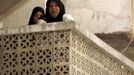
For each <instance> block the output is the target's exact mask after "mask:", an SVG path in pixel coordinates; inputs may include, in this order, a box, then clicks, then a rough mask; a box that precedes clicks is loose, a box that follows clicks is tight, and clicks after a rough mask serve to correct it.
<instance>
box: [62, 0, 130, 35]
mask: <svg viewBox="0 0 134 75" xmlns="http://www.w3.org/2000/svg"><path fill="white" fill-rule="evenodd" d="M63 2H64V3H65V5H66V9H67V13H69V14H71V15H72V16H73V17H74V18H75V19H76V21H77V22H78V24H79V25H78V27H79V28H81V29H83V30H88V31H91V32H93V33H97V32H99V33H101V32H105V33H109V32H116V31H130V29H131V25H130V20H131V14H130V13H131V8H130V7H131V2H130V0H63Z"/></svg>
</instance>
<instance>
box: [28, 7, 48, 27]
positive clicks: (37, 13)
mask: <svg viewBox="0 0 134 75" xmlns="http://www.w3.org/2000/svg"><path fill="white" fill-rule="evenodd" d="M44 17H45V13H44V9H43V8H42V7H35V8H34V9H33V11H32V14H31V17H30V20H29V23H28V25H33V24H37V23H38V20H39V19H44Z"/></svg>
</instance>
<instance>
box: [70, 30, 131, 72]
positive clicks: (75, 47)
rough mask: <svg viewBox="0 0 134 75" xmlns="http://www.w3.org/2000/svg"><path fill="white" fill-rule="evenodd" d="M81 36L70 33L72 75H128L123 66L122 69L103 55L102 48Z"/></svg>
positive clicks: (114, 61) (111, 59) (118, 64)
mask: <svg viewBox="0 0 134 75" xmlns="http://www.w3.org/2000/svg"><path fill="white" fill-rule="evenodd" d="M81 35H82V34H77V33H76V32H75V31H74V32H73V33H72V43H71V46H72V50H71V55H70V56H71V58H70V62H71V66H72V70H74V75H76V74H79V75H87V74H89V75H90V74H91V75H127V74H129V73H130V72H129V71H128V69H127V68H126V67H125V66H123V68H122V65H123V64H121V63H120V62H118V61H116V60H114V59H113V58H111V57H109V56H108V55H107V54H105V53H103V52H102V51H103V49H102V48H100V47H98V46H97V45H96V44H94V43H93V42H92V41H90V40H89V39H87V38H84V37H82V36H81ZM128 72H129V73H128ZM71 74H73V73H71Z"/></svg>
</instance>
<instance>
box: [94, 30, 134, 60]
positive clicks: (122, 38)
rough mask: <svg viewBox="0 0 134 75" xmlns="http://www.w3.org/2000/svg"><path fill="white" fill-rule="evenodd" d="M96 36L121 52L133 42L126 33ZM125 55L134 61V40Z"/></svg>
mask: <svg viewBox="0 0 134 75" xmlns="http://www.w3.org/2000/svg"><path fill="white" fill-rule="evenodd" d="M96 35H97V36H98V37H99V38H101V39H102V40H103V41H105V42H106V43H108V44H109V45H110V46H112V47H113V48H115V49H116V50H118V51H120V52H122V51H123V50H124V49H125V48H126V47H127V46H128V44H129V42H130V40H131V39H130V38H129V37H128V36H127V35H128V33H126V32H117V33H111V34H96ZM123 54H124V55H125V56H127V57H128V58H130V59H131V60H133V61H134V40H133V41H132V42H131V44H130V45H129V46H128V48H127V50H126V51H125V52H124V53H123Z"/></svg>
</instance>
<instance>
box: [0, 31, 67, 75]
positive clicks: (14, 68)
mask: <svg viewBox="0 0 134 75" xmlns="http://www.w3.org/2000/svg"><path fill="white" fill-rule="evenodd" d="M69 36H70V32H69V31H68V30H66V31H63V32H62V31H55V32H52V31H50V32H37V33H25V34H13V35H4V36H2V37H0V50H1V51H2V53H1V56H2V58H1V59H2V63H1V64H2V67H0V68H1V69H2V70H1V72H2V75H53V74H54V73H55V72H62V73H60V75H64V74H65V75H67V74H69V65H68V66H66V65H64V66H63V65H60V66H59V67H60V68H59V67H58V66H54V65H55V64H57V65H59V64H60V63H69V53H68V52H69ZM58 44H60V45H58ZM62 44H64V45H62ZM59 69H60V70H59ZM62 69H63V70H62Z"/></svg>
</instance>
